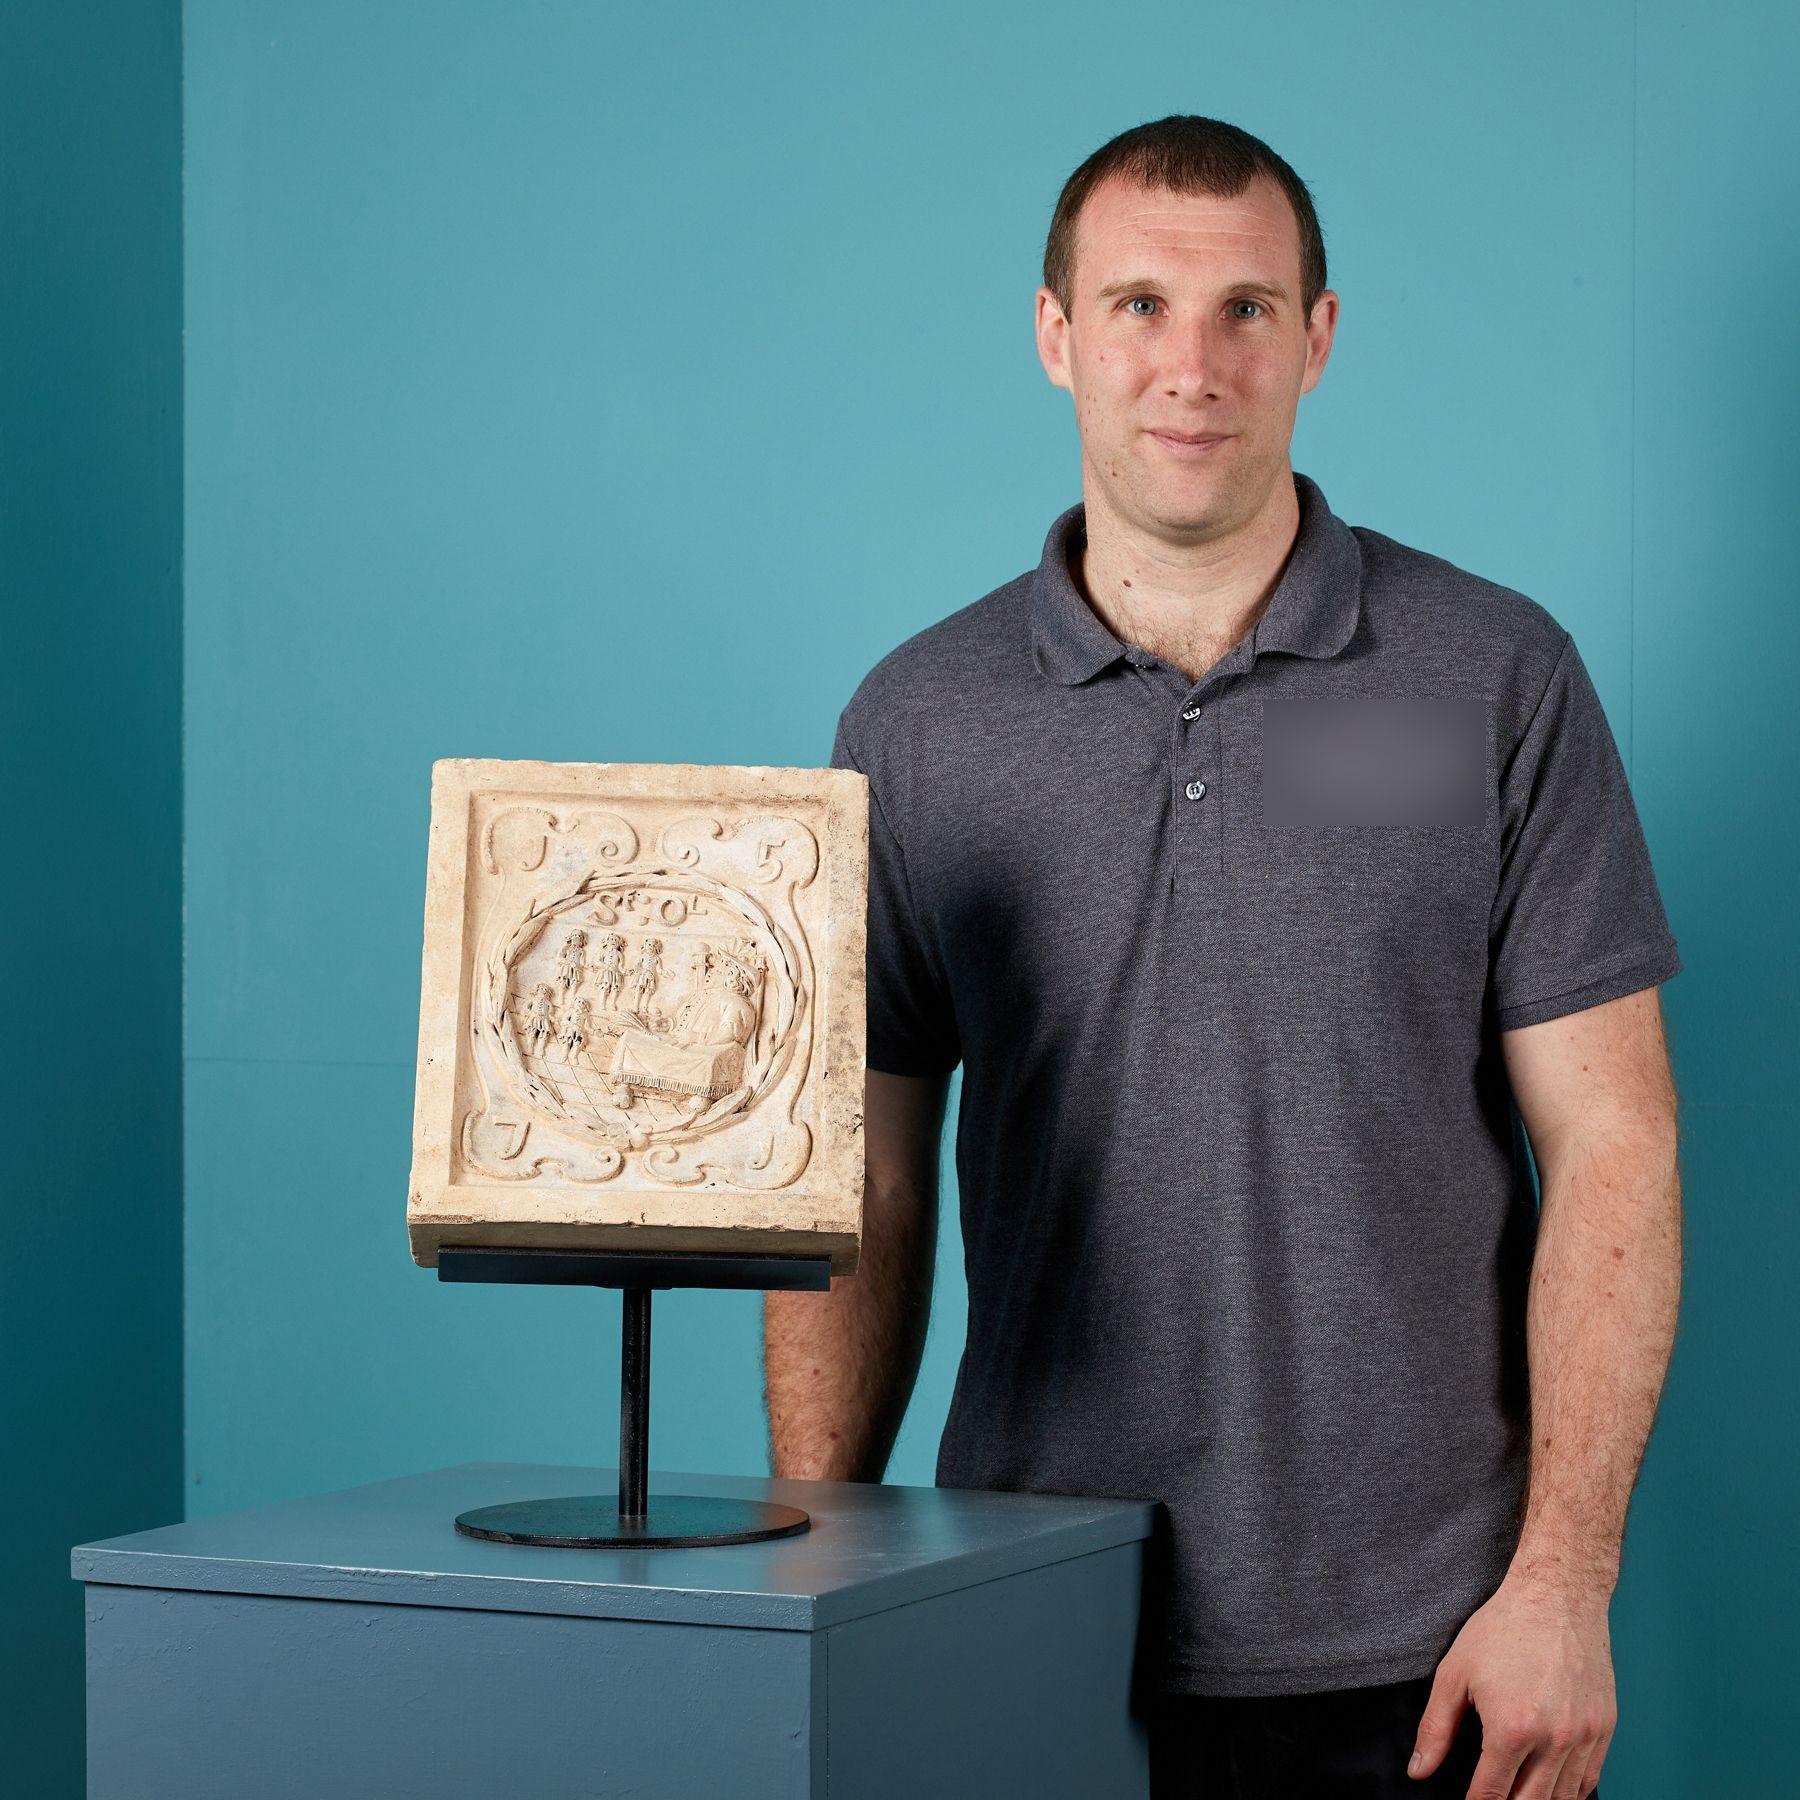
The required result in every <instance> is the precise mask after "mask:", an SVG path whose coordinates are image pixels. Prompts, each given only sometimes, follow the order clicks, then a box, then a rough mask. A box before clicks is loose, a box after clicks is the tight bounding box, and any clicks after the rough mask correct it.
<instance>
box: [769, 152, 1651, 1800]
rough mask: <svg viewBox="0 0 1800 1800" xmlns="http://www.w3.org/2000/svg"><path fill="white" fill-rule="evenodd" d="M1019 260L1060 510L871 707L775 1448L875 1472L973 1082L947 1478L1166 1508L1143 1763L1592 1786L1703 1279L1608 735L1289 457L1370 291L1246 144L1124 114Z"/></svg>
mask: <svg viewBox="0 0 1800 1800" xmlns="http://www.w3.org/2000/svg"><path fill="white" fill-rule="evenodd" d="M1044 274H1045V280H1044V286H1043V287H1041V288H1040V289H1039V290H1038V294H1037V346H1038V353H1039V356H1040V358H1041V360H1042V362H1043V364H1044V367H1045V369H1046V371H1047V372H1048V374H1049V376H1050V379H1051V381H1052V382H1054V383H1055V384H1056V385H1057V386H1059V387H1064V388H1067V389H1068V390H1069V391H1070V393H1071V394H1072V396H1073V399H1074V405H1075V414H1076V422H1077V425H1078V427H1079V430H1080V436H1081V448H1082V465H1081V467H1082V495H1083V499H1082V502H1081V504H1080V505H1078V506H1074V507H1071V508H1070V509H1069V510H1068V511H1067V512H1065V513H1063V514H1062V515H1061V516H1060V517H1059V518H1058V519H1057V520H1056V521H1055V523H1054V524H1053V525H1052V526H1051V529H1050V532H1049V535H1048V537H1047V539H1046V542H1045V545H1044V550H1043V556H1042V560H1041V561H1040V563H1039V566H1038V567H1037V568H1036V569H1035V570H1033V571H1031V572H1029V573H1027V574H1025V575H1022V576H1020V577H1019V578H1018V579H1017V580H1014V581H1011V582H1008V583H1007V584H1006V585H1005V586H1003V587H1001V588H998V589H996V590H995V591H994V592H993V593H991V594H988V595H987V596H985V597H984V598H983V599H981V600H979V601H977V602H975V603H974V604H973V605H972V606H968V607H965V608H963V609H962V610H961V611H959V612H956V613H953V614H952V615H951V616H950V617H948V618H946V619H943V620H942V621H940V622H939V623H938V624H936V625H933V626H931V627H930V628H928V629H927V630H925V631H923V632H920V633H919V634H918V635H917V636H915V637H913V638H911V639H910V640H908V641H907V642H906V643H904V644H902V645H901V646H900V647H899V648H898V649H896V650H894V651H893V652H891V653H890V654H889V655H888V656H886V657H884V658H883V659H882V661H881V662H880V663H879V664H877V666H876V667H875V668H874V669H873V670H872V671H871V672H870V674H869V675H868V676H867V677H866V679H865V680H864V681H863V683H862V685H861V686H860V687H859V688H858V690H857V692H856V694H855V695H854V696H853V697H852V699H851V701H850V704H849V705H848V706H847V707H846V708H845V709H844V712H843V715H842V718H841V719H840V721H839V727H838V735H837V742H836V746H835V748H834V751H833V756H832V762H833V764H834V765H836V766H839V767H852V768H859V769H862V770H863V771H864V772H865V773H866V774H867V776H868V778H869V784H870V918H869V926H870V930H869V983H870V985H869V1041H868V1063H869V1071H870V1073H869V1077H868V1104H867V1114H866V1132H867V1155H868V1164H867V1167H868V1180H867V1194H866V1209H865V1239H864V1250H863V1262H862V1266H861V1270H860V1272H859V1274H858V1275H857V1276H856V1277H855V1278H853V1279H848V1280H844V1281H840V1282H834V1283H833V1285H832V1291H831V1293H830V1294H829V1295H811V1296H807V1295H785V1294H777V1295H771V1296H770V1297H769V1301H768V1308H767V1314H766V1325H765V1333H766V1355H767V1375H768V1396H769V1405H770V1417H771V1436H772V1444H773V1457H774V1465H775V1469H776V1472H777V1473H778V1474H781V1475H789V1476H802V1477H823V1478H831V1479H850V1480H879V1479H880V1477H881V1474H882V1471H883V1469H884V1468H885V1466H886V1461H887V1457H888V1453H889V1451H890V1449H891V1446H892V1443H893V1437H894V1433H895V1431H896V1429H897V1427H898V1424H899V1421H900V1418H901V1415H902V1413H903V1412H904V1409H905V1405H906V1400H907V1396H908V1394H909V1393H910V1390H911V1387H912V1383H913V1378H914V1375H915V1373H916V1370H917V1365H918V1358H919V1353H920V1348H921V1344H922V1340H923V1333H924V1328H925V1320H926V1314H927V1311H928V1306H929V1294H930V1281H931V1269H932V1252H933V1245H934V1241H935V1223H934V1220H935V1207H936V1185H935V1175H936V1166H937V1140H938V1129H939V1123H940V1119H941V1116H942V1108H943V1105H944V1097H945V1083H946V1080H947V1077H948V1075H949V1072H950V1071H951V1070H952V1069H953V1068H954V1067H955V1065H956V1064H957V1063H958V1062H959V1061H960V1062H961V1063H962V1066H963V1090H962V1105H961V1112H960V1115H959V1120H958V1130H957V1140H956V1156H957V1171H958V1177H959V1185H960V1189H961V1196H962V1222H963V1237H964V1245H965V1250H966V1257H967V1267H968V1280H969V1322H968V1341H967V1348H966V1350H965V1352H964V1355H963V1359H962V1364H961V1367H960V1369H959V1371H958V1376H957V1384H956V1391H955V1395H954V1398H953V1401H952V1405H951V1409H950V1416H949V1419H948V1422H947V1424H946V1426H945V1431H944V1436H943V1441H942V1444H941V1447H940V1450H939V1457H938V1468H937V1479H938V1481H939V1482H940V1483H941V1484H943V1485H945V1486H956V1487H976V1488H1001V1489H1005V1488H1015V1489H1033V1490H1038V1491H1045V1492H1064V1493H1077V1494H1096V1495H1100V1494H1110V1495H1129V1496H1139V1497H1149V1498H1154V1499H1157V1500H1160V1501H1161V1502H1163V1504H1164V1506H1165V1507H1166V1518H1167V1523H1168V1527H1169V1530H1168V1538H1167V1544H1166V1547H1165V1548H1166V1566H1165V1565H1157V1566H1155V1567H1154V1568H1153V1575H1154V1580H1153V1581H1152V1583H1151V1584H1150V1592H1149V1593H1148V1595H1147V1603H1148V1605H1149V1606H1150V1608H1151V1610H1152V1615H1153V1617H1152V1623H1153V1626H1154V1642H1155V1644H1156V1648H1157V1653H1158V1654H1157V1657H1156V1661H1155V1665H1154V1667H1155V1676H1156V1685H1157V1687H1158V1689H1159V1690H1160V1692H1161V1695H1162V1696H1163V1697H1162V1698H1161V1700H1160V1702H1159V1705H1158V1707H1157V1709H1156V1711H1155V1714H1154V1716H1153V1718H1152V1729H1151V1756H1152V1765H1153V1784H1154V1789H1155V1791H1156V1792H1158V1793H1167V1794H1192V1793H1198V1792H1204V1793H1205V1794H1206V1795H1207V1796H1209V1797H1211V1796H1214V1795H1221V1794H1222V1795H1244V1796H1248V1795H1258V1796H1270V1797H1274V1796H1280V1797H1281V1800H1294V1797H1295V1796H1312V1795H1324V1796H1328V1795H1345V1796H1348V1795H1352V1794H1355V1795H1374V1794H1381V1795H1387V1794H1442V1795H1451V1794H1454V1795H1457V1796H1459V1797H1460V1796H1462V1795H1464V1794H1467V1795H1469V1796H1471V1800H1575V1797H1577V1796H1579V1797H1582V1800H1585V1797H1586V1796H1589V1795H1591V1794H1594V1793H1595V1792H1597V1789H1596V1786H1595V1784H1596V1782H1597V1780H1598V1777H1599V1772H1600V1766H1601V1763H1602V1761H1603V1759H1604V1757H1605V1755H1606V1751H1607V1746H1608V1744H1609V1742H1610V1740H1611V1736H1612V1731H1613V1728H1614V1724H1615V1722H1616V1706H1615V1698H1614V1686H1613V1674H1612V1665H1611V1655H1610V1648H1609V1641H1608V1628H1607V1612H1608V1604H1609V1599H1610V1594H1611V1590H1612V1588H1613V1585H1614V1583H1615V1581H1616V1579H1617V1573H1618V1563H1619V1552H1620V1539H1621V1536H1622V1532H1623V1527H1624V1518H1625V1511H1626V1505H1627V1501H1628V1498H1629V1494H1630V1489H1631V1485H1632V1483H1633V1481H1634V1479H1635V1476H1636V1471H1637V1467H1638V1463H1639V1459H1640V1457H1641V1454H1642V1451H1643V1448H1644V1444H1645V1440H1646V1438H1647V1436H1648V1432H1649V1429H1650V1425H1651V1421H1652V1417H1653V1414H1654V1411H1655V1406H1656V1402H1657V1398H1658V1395H1659V1393H1660V1390H1661V1384H1662V1378H1663V1374H1664V1371H1665V1368H1666V1364H1667V1358H1668V1352H1669V1348H1670V1344H1671V1340H1672V1337H1673V1331H1674V1323H1675V1313H1676V1303H1677V1297H1678V1290H1679V1269H1680V1242H1679V1239H1680V1206H1679V1194H1678V1183H1677V1172H1676V1134H1675V1116H1674V1114H1675V1103H1674V1094H1673V1088H1672V1082H1671V1079H1670V1073H1669V1067H1668V1058H1667V1053H1666V1050H1665V1047H1664V1042H1663V1036H1662V1029H1661V1021H1660V1013H1659V1008H1658V997H1657V993H1656V987H1657V984H1658V983H1660V982H1662V981H1665V980H1667V979H1668V978H1669V977H1671V976H1672V975H1674V974H1676V973H1678V972H1679V970H1680V968H1681V963H1680V960H1679V958H1678V957H1677V955H1676V949H1675V941H1674V939H1673V938H1672V937H1671V935H1670V933H1669V929H1668V925H1667V922H1666V920H1665V917H1664V914H1663V910H1662V907H1661V903H1660V900H1659V897H1658V894H1657V890H1656V885H1655V881H1654V878H1653V875H1652V872H1651V868H1650V863H1649V859H1648V856H1647V854H1646V851H1645V846H1644V840H1643V835H1642V832H1641V830H1640V828H1639V824H1638V819H1637V815H1636V812H1635V810H1634V808H1633V805H1632V801H1631V797H1630V793H1629V790H1628V787H1627V784H1626V779H1625V774H1624V770H1623V768H1622V766H1621V764H1620V760H1619V756H1618V753H1617V750H1616V747H1615V745H1614V742H1613V738H1612V736H1611V733H1610V731H1609V729H1608V727H1607V724H1606V720H1605V716H1604V714H1603V713H1602V711H1601V708H1600V704H1599V701H1598V699H1597V697H1596V695H1595V693H1594V689H1593V686H1592V684H1591V682H1590V681H1589V679H1588V676H1587V672H1586V670H1585V668H1584V666H1583V664H1582V661H1581V659H1580V657H1579V655H1578V654H1577V652H1576V649H1575V646H1574V644H1573V642H1572V640H1571V639H1570V637H1569V635H1568V633H1567V632H1566V631H1564V630H1563V629H1562V627H1561V626H1559V625H1558V624H1557V623H1556V622H1555V620H1554V619H1552V618H1551V616H1550V615H1549V614H1548V613H1547V612H1546V611H1545V610H1544V609H1543V608H1542V607H1541V606H1539V605H1538V604H1536V603H1535V602H1533V601H1532V600H1529V599H1527V598H1526V597H1525V596H1523V595H1521V594H1518V593H1515V592H1513V591H1511V590H1509V589H1506V588H1503V587H1499V586H1497V585H1495V584H1493V583H1492V582H1488V581H1484V580H1482V579H1480V578H1479V577H1477V576H1475V575H1472V574H1470V573H1468V572H1466V571H1464V570H1461V569H1459V568H1456V567H1454V566H1453V565H1452V564H1450V563H1448V562H1445V561H1442V560H1441V559H1439V558H1436V557H1433V556H1430V555H1427V554H1425V553H1424V552H1422V551H1419V550H1415V549H1411V548H1408V547H1407V546H1405V545H1402V544H1399V543H1396V542H1395V541H1394V540H1393V539H1391V538H1388V537H1384V536H1383V535H1381V534H1380V533H1378V532H1374V531H1370V530H1367V529H1365V528H1362V527H1356V528H1351V527H1349V526H1347V525H1345V524H1344V523H1343V522H1342V521H1341V520H1339V519H1338V518H1336V517H1335V516H1334V515H1333V514H1332V512H1331V511H1330V508H1329V507H1328V505H1327V504H1326V501H1325V497H1324V494H1323V493H1322V491H1321V490H1320V488H1319V487H1318V485H1317V484H1316V483H1314V482H1313V481H1311V480H1310V479H1309V478H1308V477H1306V476H1305V475H1301V474H1296V473H1295V472H1294V471H1293V470H1292V468H1291V465H1290V464H1289V461H1288V446H1289V442H1290V438H1291V435H1292V430H1293V422H1294V413H1295V408H1296V405H1297V403H1298V400H1299V396H1300V395H1301V394H1302V393H1305V392H1308V391H1309V390H1310V389H1311V388H1312V387H1313V386H1314V385H1315V384H1316V383H1317V381H1318V380H1319V377H1320V375H1321V374H1322V373H1323V371H1324V367H1325V363H1326V359H1327V357H1328V356H1329V354H1330V350H1331V341H1332V334H1333V331H1334V329H1335V326H1336V322H1337V314H1338V296H1337V295H1336V294H1334V293H1332V292H1331V291H1330V290H1329V289H1328V288H1326V286H1325V256H1324V248H1323V244H1322V241H1321V238H1320V234H1319V228H1318V223H1317V220H1316V217H1315V215H1314V212H1313V207H1312V203H1311V199H1310V196H1309V195H1308V193H1307V190H1306V188H1305V185H1304V184H1303V183H1302V182H1301V181H1300V179H1299V177H1298V176H1296V175H1295V174H1294V172H1293V171H1292V169H1290V168H1289V167H1288V165H1287V164H1286V163H1285V162H1284V161H1282V160H1281V159H1280V158H1279V157H1277V156H1276V155H1275V154H1274V153H1273V152H1272V151H1271V150H1270V149H1269V148H1268V146H1267V145H1265V144H1263V143H1262V142H1260V140H1258V139H1256V138H1253V137H1250V136H1249V135H1248V134H1246V133H1244V132H1241V131H1239V130H1237V129H1235V128H1234V127H1232V126H1229V125H1226V124H1223V123H1221V122H1219V121H1216V120H1209V119H1200V118H1193V117H1176V118H1171V119H1165V120H1162V121H1159V122H1157V123H1155V124H1151V125H1146V126H1142V127H1139V128H1137V129H1135V130H1133V131H1128V132H1126V133H1124V134H1123V135H1122V136H1120V137H1118V138H1116V139H1114V140H1113V141H1112V142H1111V143H1109V144H1107V145H1105V146H1104V147H1103V148H1102V149H1101V150H1099V151H1097V152H1096V153H1095V154H1094V156H1092V157H1090V158H1089V159H1088V161H1087V162H1086V163H1084V164H1083V165H1082V167H1081V168H1080V169H1078V170H1077V171H1076V172H1075V174H1074V175H1073V176H1072V177H1071V178H1070V180H1069V183H1068V185H1067V187H1066V188H1065V189H1064V192H1063V195H1062V198H1061V200H1060V201H1059V203H1058V206H1057V209H1056V213H1055V216H1054V219H1053V222H1052V225H1051V230H1050V238H1049V243H1048V246H1047V250H1046V256H1045V271H1044ZM1527 1135H1528V1136H1529V1146H1530V1153H1531V1156H1534V1157H1535V1161H1536V1167H1537V1183H1539V1184H1541V1205H1540V1198H1539V1194H1538V1191H1537V1185H1536V1184H1534V1178H1533V1174H1532V1166H1531V1160H1530V1157H1528V1154H1527V1142H1526V1139H1527ZM1415 1751H1416V1752H1417V1755H1416V1757H1415V1755H1414V1752H1415ZM1409 1764H1410V1767H1409ZM1202 1778H1204V1782H1205V1785H1204V1787H1201V1786H1199V1785H1197V1784H1198V1783H1200V1782H1201V1780H1202Z"/></svg>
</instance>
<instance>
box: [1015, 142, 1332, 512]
mask: <svg viewBox="0 0 1800 1800" xmlns="http://www.w3.org/2000/svg"><path fill="white" fill-rule="evenodd" d="M1073 288H1074V292H1073V293H1072V295H1071V296H1070V299H1071V308H1072V310H1071V312H1070V314H1069V315H1068V316H1067V317H1066V318H1065V317H1064V314H1063V311H1062V308H1061V307H1060V306H1059V305H1058V304H1057V301H1056V297H1055V295H1054V294H1052V293H1051V291H1050V290H1049V289H1048V288H1039V289H1038V294H1037V340H1038V356H1039V358H1040V359H1041V361H1042V362H1043V365H1044V369H1045V372H1046V373H1047V374H1048V375H1049V377H1050V379H1051V381H1053V382H1054V383H1055V384H1056V385H1057V386H1058V387H1064V388H1067V389H1069V391H1070V393H1071V394H1072V395H1073V396H1074V400H1075V419H1076V424H1077V426H1078V428H1079V429H1080V432H1081V453H1082V467H1083V476H1084V482H1085V484H1086V485H1087V486H1088V487H1089V488H1090V489H1093V488H1098V490H1099V491H1100V493H1101V494H1102V495H1103V496H1104V498H1105V500H1106V502H1107V503H1108V504H1109V505H1110V506H1111V508H1112V510H1113V511H1114V512H1115V513H1116V514H1117V515H1118V516H1120V517H1121V518H1124V519H1126V520H1129V521H1130V522H1132V523H1133V524H1136V525H1137V526H1139V527H1140V528H1141V529H1144V530H1146V531H1148V532H1150V533H1152V534H1153V535H1155V536H1158V537H1162V538H1164V539H1174V540H1186V541H1189V542H1202V541H1205V540H1206V539H1208V538H1212V537H1217V536H1220V535H1222V534H1224V533H1226V532H1229V531H1232V530H1235V529H1237V528H1238V527H1239V526H1241V525H1242V524H1244V523H1245V522H1246V521H1248V520H1249V519H1251V518H1253V517H1254V516H1255V515H1256V513H1257V512H1258V511H1259V510H1260V508H1261V507H1262V506H1263V505H1264V503H1265V502H1266V501H1267V498H1268V496H1269V494H1270V492H1271V491H1272V490H1273V488H1274V484H1275V482H1276V481H1277V479H1278V478H1280V477H1282V476H1284V475H1285V474H1286V473H1287V471H1288V469H1289V463H1288V445H1289V443H1290V441H1291V440H1292V438H1293V433H1294V410H1295V407H1296V406H1297V405H1298V403H1299V399H1300V396H1301V395H1302V394H1303V393H1305V392H1307V391H1308V390H1309V389H1310V388H1312V387H1313V385H1314V384H1315V383H1316V382H1317V381H1318V379H1319V376H1320V374H1321V373H1322V372H1323V370H1324V367H1325V359H1326V358H1327V356H1329V355H1330V353H1331V338H1332V332H1333V331H1334V329H1335V327H1336V324H1337V304H1338V297H1337V295H1336V294H1334V293H1332V292H1330V291H1329V290H1327V292H1326V293H1324V294H1323V295H1321V296H1320V298H1319V301H1318V303H1317V304H1316V305H1315V306H1314V308H1313V314H1312V318H1311V319H1310V320H1309V319H1307V318H1305V317H1304V316H1303V315H1302V314H1301V311H1300V227H1299V222H1298V221H1297V220H1296V219H1295V217H1294V212H1293V208H1292V207H1291V206H1290V205H1289V204H1288V200H1287V196H1286V195H1285V194H1284V193H1283V192H1282V190H1281V188H1280V187H1279V186H1278V185H1277V184H1276V183H1275V182H1274V181H1272V180H1270V179H1269V178H1267V177H1266V176H1265V177H1259V178H1258V179H1257V180H1255V181H1253V182H1252V183H1251V184H1250V186H1249V187H1247V188H1246V189H1245V190H1244V192H1243V193H1242V194H1239V195H1238V196H1237V197H1236V198H1235V199H1229V200H1225V199H1219V198H1216V197H1214V196H1212V195H1209V194H1172V193H1168V192H1166V191H1164V190H1162V189H1151V188H1143V187H1139V186H1137V185H1136V184H1134V183H1129V182H1126V181H1124V180H1121V179H1117V178H1115V179H1112V180H1108V181H1105V182H1103V183H1102V184H1101V185H1100V186H1099V187H1097V188H1095V190H1094V191H1093V192H1092V193H1091V194H1090V195H1089V196H1088V198H1087V201H1086V204H1085V205H1084V206H1083V207H1082V209H1081V216H1080V218H1079V220H1078V221H1077V226H1076V246H1075V272H1074V278H1073ZM1195 440H1199V441H1197V442H1196V441H1195Z"/></svg>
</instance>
